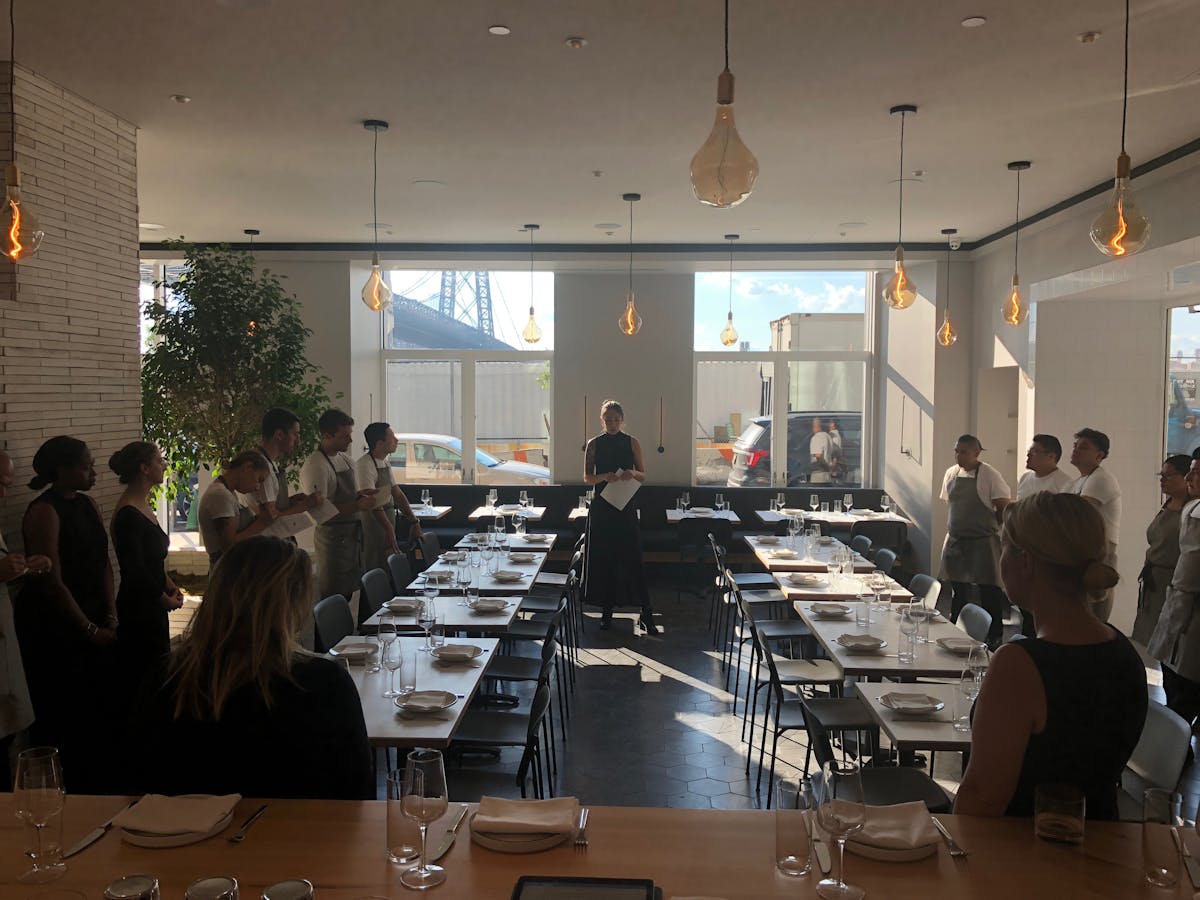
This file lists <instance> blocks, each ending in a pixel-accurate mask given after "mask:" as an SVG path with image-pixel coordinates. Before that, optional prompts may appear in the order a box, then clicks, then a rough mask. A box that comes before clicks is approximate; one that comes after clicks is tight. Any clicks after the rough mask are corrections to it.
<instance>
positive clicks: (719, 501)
mask: <svg viewBox="0 0 1200 900" xmlns="http://www.w3.org/2000/svg"><path fill="white" fill-rule="evenodd" d="M713 503H714V505H715V506H716V507H717V512H724V511H725V495H724V494H717V496H716V499H715V500H714V501H713Z"/></svg>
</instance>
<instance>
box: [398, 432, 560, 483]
mask: <svg viewBox="0 0 1200 900" xmlns="http://www.w3.org/2000/svg"><path fill="white" fill-rule="evenodd" d="M396 438H397V439H398V440H399V441H400V446H398V447H397V448H396V452H395V453H393V454H392V455H391V457H389V459H390V461H391V464H392V468H393V469H395V470H397V471H395V473H394V474H395V477H396V481H397V482H398V483H407V484H431V483H451V484H458V483H459V482H461V481H462V441H461V440H460V439H459V438H456V437H452V436H451V435H448V434H398V435H396ZM475 483H476V484H550V470H549V469H547V468H546V467H545V466H535V465H533V464H532V463H523V462H516V461H515V460H511V459H497V458H496V457H494V456H492V455H491V454H490V453H485V452H484V451H482V450H479V449H476V451H475Z"/></svg>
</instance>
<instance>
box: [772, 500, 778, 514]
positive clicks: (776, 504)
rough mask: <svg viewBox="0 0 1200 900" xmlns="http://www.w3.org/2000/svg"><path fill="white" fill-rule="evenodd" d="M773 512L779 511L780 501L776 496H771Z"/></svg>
mask: <svg viewBox="0 0 1200 900" xmlns="http://www.w3.org/2000/svg"><path fill="white" fill-rule="evenodd" d="M771 512H779V501H778V500H776V499H775V498H774V497H772V498H771Z"/></svg>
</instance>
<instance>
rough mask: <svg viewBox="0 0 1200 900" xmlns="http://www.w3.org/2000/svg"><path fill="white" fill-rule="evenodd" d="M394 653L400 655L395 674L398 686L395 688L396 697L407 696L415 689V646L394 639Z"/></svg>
mask: <svg viewBox="0 0 1200 900" xmlns="http://www.w3.org/2000/svg"><path fill="white" fill-rule="evenodd" d="M396 653H398V654H399V656H400V668H399V669H397V670H396V671H397V672H399V673H400V674H399V675H397V676H396V678H397V680H398V681H399V682H400V686H399V687H397V688H396V696H397V697H407V696H408V695H409V694H411V693H412V692H413V691H415V690H416V689H417V648H416V647H414V646H412V644H410V643H406V642H405V641H402V640H397V641H396Z"/></svg>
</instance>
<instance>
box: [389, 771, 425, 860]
mask: <svg viewBox="0 0 1200 900" xmlns="http://www.w3.org/2000/svg"><path fill="white" fill-rule="evenodd" d="M420 855H421V829H420V826H418V825H417V823H416V822H414V821H413V820H412V819H410V818H409V817H408V816H406V815H405V814H404V770H403V769H396V770H394V771H392V772H388V774H387V857H388V859H389V860H391V861H392V862H394V863H410V862H415V861H416V860H417V859H418V858H419V857H420Z"/></svg>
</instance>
